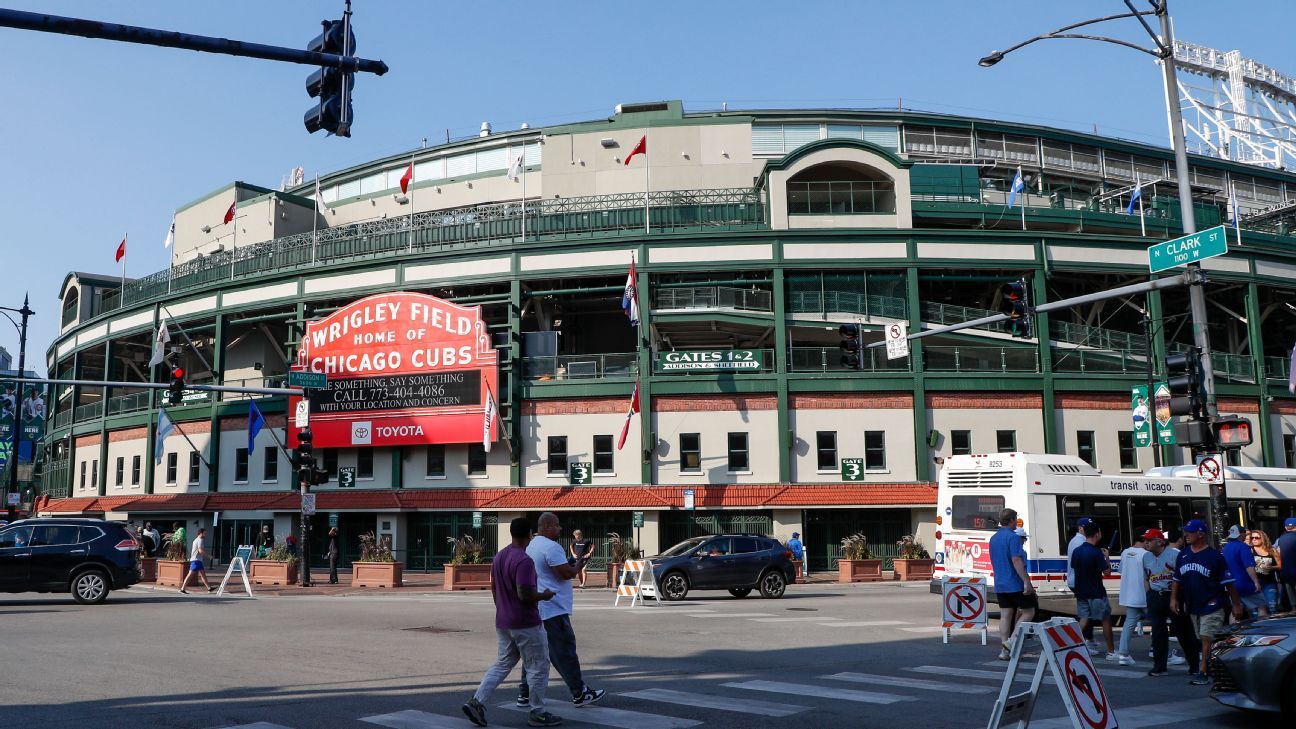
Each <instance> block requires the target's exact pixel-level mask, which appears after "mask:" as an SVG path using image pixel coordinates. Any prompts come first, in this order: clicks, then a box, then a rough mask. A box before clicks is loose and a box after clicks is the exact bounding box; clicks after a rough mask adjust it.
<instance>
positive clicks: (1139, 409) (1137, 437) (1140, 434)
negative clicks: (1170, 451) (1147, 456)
mask: <svg viewBox="0 0 1296 729" xmlns="http://www.w3.org/2000/svg"><path fill="white" fill-rule="evenodd" d="M1130 411H1131V413H1130V414H1131V417H1132V418H1133V420H1134V445H1135V446H1137V447H1139V448H1146V447H1148V446H1150V445H1152V404H1151V402H1150V401H1149V400H1148V386H1147V385H1139V386H1137V387H1132V388H1130Z"/></svg>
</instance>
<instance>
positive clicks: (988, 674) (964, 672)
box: [904, 666, 1031, 681]
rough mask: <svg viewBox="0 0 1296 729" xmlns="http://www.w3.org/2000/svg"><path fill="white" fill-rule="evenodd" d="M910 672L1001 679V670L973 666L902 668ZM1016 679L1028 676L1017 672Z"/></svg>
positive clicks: (952, 676)
mask: <svg viewBox="0 0 1296 729" xmlns="http://www.w3.org/2000/svg"><path fill="white" fill-rule="evenodd" d="M904 670H906V671H909V672H910V673H933V674H936V675H937V676H948V677H950V678H987V679H990V680H991V681H1002V680H1003V677H1004V672H1003V671H979V670H977V669H975V668H949V667H948V666H917V667H915V668H906V669H904ZM1014 680H1016V681H1029V680H1031V677H1030V676H1023V675H1022V674H1020V673H1019V674H1017V676H1016V677H1015V679H1014Z"/></svg>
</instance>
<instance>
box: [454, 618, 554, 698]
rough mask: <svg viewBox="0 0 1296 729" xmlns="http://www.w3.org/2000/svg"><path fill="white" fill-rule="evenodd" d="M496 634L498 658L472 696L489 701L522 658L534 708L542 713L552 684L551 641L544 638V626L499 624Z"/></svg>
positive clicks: (523, 669)
mask: <svg viewBox="0 0 1296 729" xmlns="http://www.w3.org/2000/svg"><path fill="white" fill-rule="evenodd" d="M495 636H496V640H497V642H498V653H497V655H496V657H495V662H494V663H493V664H491V667H490V668H488V669H486V675H485V676H483V677H482V680H481V685H480V686H478V687H477V691H476V692H475V693H474V694H473V698H474V699H477V700H478V701H480V702H481V703H483V704H484V703H486V702H488V701H490V697H491V694H492V693H494V692H495V689H497V688H499V685H500V684H501V683H503V682H504V679H506V678H508V675H509V672H510V671H512V670H513V667H514V666H516V665H517V664H518V660H519V659H521V661H522V671H523V675H524V676H526V675H529V676H530V677H531V678H530V681H529V683H528V686H527V688H528V695H529V696H530V698H531V711H533V712H536V713H543V712H544V710H545V705H544V695H545V689H547V688H549V645H548V642H547V641H546V640H545V629H544V626H541V625H537V626H535V627H534V628H517V629H514V630H505V629H503V628H496V629H495Z"/></svg>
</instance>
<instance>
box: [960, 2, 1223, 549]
mask: <svg viewBox="0 0 1296 729" xmlns="http://www.w3.org/2000/svg"><path fill="white" fill-rule="evenodd" d="M1123 1H1124V3H1125V7H1127V8H1129V10H1130V11H1129V12H1128V13H1120V14H1118V15H1108V16H1106V17H1102V18H1094V19H1092V20H1086V21H1083V22H1080V23H1073V24H1071V25H1067V26H1064V27H1061V28H1058V29H1057V30H1055V31H1053V32H1051V33H1044V34H1042V35H1037V36H1035V37H1034V38H1029V39H1027V40H1025V41H1022V42H1021V43H1018V44H1017V45H1015V46H1012V47H1011V48H1008V49H1007V50H1003V51H994V52H993V53H991V54H990V55H988V56H985V57H983V58H982V59H981V60H980V61H979V62H978V63H979V65H981V66H982V67H985V68H989V67H991V66H993V65H995V64H996V63H999V62H1000V61H1002V60H1003V58H1004V56H1006V55H1008V54H1009V53H1012V52H1013V51H1015V50H1017V49H1018V48H1021V47H1023V46H1028V45H1030V44H1031V43H1034V42H1035V41H1040V40H1052V39H1055V38H1074V39H1080V40H1095V41H1102V42H1104V43H1114V44H1116V45H1118V46H1125V47H1126V48H1133V49H1134V50H1136V51H1142V52H1143V53H1146V54H1148V55H1150V56H1152V57H1154V58H1156V59H1157V61H1158V62H1159V63H1160V64H1161V70H1162V72H1163V73H1164V74H1165V78H1164V82H1165V83H1164V85H1165V104H1166V116H1167V118H1168V119H1169V122H1170V144H1171V147H1172V148H1173V149H1174V158H1175V176H1176V178H1177V182H1178V186H1179V217H1180V218H1181V219H1182V221H1183V232H1184V234H1185V235H1191V234H1193V233H1196V232H1197V221H1196V219H1195V218H1194V216H1193V204H1192V188H1191V186H1190V184H1191V183H1190V182H1189V178H1188V149H1187V144H1186V141H1185V140H1184V134H1183V115H1182V113H1181V111H1180V109H1179V80H1178V78H1177V77H1176V75H1175V64H1174V35H1173V33H1172V31H1171V27H1170V11H1169V10H1168V9H1167V7H1166V4H1167V0H1148V4H1149V5H1150V6H1152V9H1151V10H1136V9H1135V8H1134V3H1133V2H1132V0H1123ZM1147 16H1155V17H1156V18H1157V20H1158V21H1159V22H1160V24H1161V34H1160V35H1159V36H1158V35H1157V33H1156V32H1155V31H1153V30H1152V26H1151V25H1149V24H1148V22H1147V20H1146V19H1145V18H1146V17H1147ZM1122 18H1135V19H1137V20H1138V21H1139V24H1140V25H1142V26H1143V30H1145V31H1147V34H1148V36H1149V37H1150V38H1151V39H1152V42H1153V43H1154V44H1155V46H1156V47H1155V49H1148V48H1144V47H1143V46H1140V45H1137V44H1135V43H1130V42H1129V41H1123V40H1120V39H1118V38H1107V37H1105V36H1095V35H1085V34H1080V33H1068V32H1067V31H1070V30H1074V29H1076V28H1080V27H1084V26H1089V25H1094V24H1097V23H1102V22H1106V21H1108V20H1118V19H1122ZM1188 269H1189V270H1188V275H1189V276H1190V277H1191V278H1192V282H1193V283H1192V285H1191V286H1189V287H1188V300H1189V312H1190V314H1191V316H1192V329H1193V343H1194V344H1195V345H1196V347H1197V350H1198V352H1200V357H1201V369H1202V384H1203V387H1204V389H1205V390H1206V398H1207V399H1206V410H1207V414H1208V416H1209V417H1210V418H1212V419H1213V418H1214V417H1215V416H1216V415H1217V410H1216V407H1215V371H1214V369H1213V368H1212V367H1211V354H1210V335H1209V332H1207V330H1206V295H1205V293H1204V292H1203V291H1202V282H1203V280H1204V277H1203V276H1202V273H1201V264H1200V263H1190V264H1188ZM1148 356H1151V352H1149V353H1148ZM1226 512H1227V504H1226V502H1225V499H1224V490H1223V488H1217V489H1214V490H1213V492H1212V498H1211V521H1212V522H1213V528H1214V531H1215V538H1216V540H1217V541H1218V542H1220V543H1222V541H1223V536H1224V532H1223V529H1224V519H1225V517H1226Z"/></svg>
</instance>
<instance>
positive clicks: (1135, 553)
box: [1116, 534, 1147, 666]
mask: <svg viewBox="0 0 1296 729" xmlns="http://www.w3.org/2000/svg"><path fill="white" fill-rule="evenodd" d="M1145 554H1147V550H1146V549H1144V548H1143V535H1142V534H1140V535H1139V536H1137V537H1136V538H1135V539H1134V544H1133V546H1131V547H1130V548H1129V549H1127V550H1125V551H1124V552H1121V556H1120V598H1119V600H1118V602H1119V603H1120V605H1121V607H1123V608H1125V624H1124V625H1123V626H1122V627H1121V636H1120V648H1119V649H1118V650H1117V651H1116V652H1117V653H1119V654H1120V664H1121V665H1122V666H1132V665H1134V659H1133V658H1132V657H1130V652H1129V642H1130V636H1132V635H1133V634H1134V631H1135V629H1136V626H1138V625H1139V624H1140V623H1141V622H1142V621H1143V616H1144V615H1145V614H1146V613H1147V588H1146V584H1147V583H1146V581H1145V580H1144V576H1143V555H1145Z"/></svg>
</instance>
